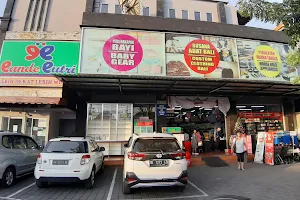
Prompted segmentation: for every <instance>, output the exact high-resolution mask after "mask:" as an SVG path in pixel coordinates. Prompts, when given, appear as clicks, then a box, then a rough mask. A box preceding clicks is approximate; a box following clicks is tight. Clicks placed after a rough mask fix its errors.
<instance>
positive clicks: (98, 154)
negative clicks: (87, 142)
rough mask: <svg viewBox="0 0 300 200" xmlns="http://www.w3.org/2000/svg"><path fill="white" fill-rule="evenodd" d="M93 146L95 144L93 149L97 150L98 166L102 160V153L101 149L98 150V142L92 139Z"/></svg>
mask: <svg viewBox="0 0 300 200" xmlns="http://www.w3.org/2000/svg"><path fill="white" fill-rule="evenodd" d="M92 142H93V144H94V146H95V149H96V150H97V151H96V152H97V154H96V155H97V159H98V162H99V167H101V166H102V163H103V162H104V154H103V152H102V151H100V147H99V146H98V144H97V143H96V142H95V141H94V140H93V141H92Z"/></svg>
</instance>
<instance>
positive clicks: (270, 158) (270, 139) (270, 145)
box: [265, 132, 276, 165]
mask: <svg viewBox="0 0 300 200" xmlns="http://www.w3.org/2000/svg"><path fill="white" fill-rule="evenodd" d="M274 134H276V132H267V133H266V146H265V163H266V164H267V165H274Z"/></svg>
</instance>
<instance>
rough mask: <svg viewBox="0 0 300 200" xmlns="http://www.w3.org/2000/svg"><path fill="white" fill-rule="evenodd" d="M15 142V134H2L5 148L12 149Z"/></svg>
mask: <svg viewBox="0 0 300 200" xmlns="http://www.w3.org/2000/svg"><path fill="white" fill-rule="evenodd" d="M13 142H14V136H12V135H5V136H2V145H3V146H4V147H5V148H8V149H12V148H13Z"/></svg>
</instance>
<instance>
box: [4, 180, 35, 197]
mask: <svg viewBox="0 0 300 200" xmlns="http://www.w3.org/2000/svg"><path fill="white" fill-rule="evenodd" d="M34 185H35V183H31V184H30V185H28V186H26V187H24V188H22V189H20V190H18V191H16V192H15V193H12V194H11V195H9V196H7V197H6V198H8V199H9V198H11V197H13V196H15V195H17V194H19V193H20V192H23V191H24V190H26V189H28V188H30V187H32V186H34Z"/></svg>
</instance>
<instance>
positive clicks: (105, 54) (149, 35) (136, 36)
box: [80, 28, 166, 76]
mask: <svg viewBox="0 0 300 200" xmlns="http://www.w3.org/2000/svg"><path fill="white" fill-rule="evenodd" d="M164 41H165V35H164V33H154V32H144V31H131V30H116V29H114V30H112V29H93V28H85V29H83V36H82V46H81V56H80V57H81V60H80V72H81V73H85V74H128V75H147V76H165V75H166V70H165V55H164V46H165V42H164Z"/></svg>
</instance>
